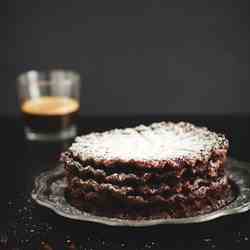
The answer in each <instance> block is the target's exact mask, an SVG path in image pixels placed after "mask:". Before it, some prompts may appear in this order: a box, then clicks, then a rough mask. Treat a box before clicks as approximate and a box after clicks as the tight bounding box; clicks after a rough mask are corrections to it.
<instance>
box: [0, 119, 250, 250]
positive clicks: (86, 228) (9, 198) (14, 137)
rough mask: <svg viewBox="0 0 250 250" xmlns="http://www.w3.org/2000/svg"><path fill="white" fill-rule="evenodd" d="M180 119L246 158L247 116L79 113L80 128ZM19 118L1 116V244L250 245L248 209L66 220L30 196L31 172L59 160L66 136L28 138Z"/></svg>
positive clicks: (249, 155)
mask: <svg viewBox="0 0 250 250" xmlns="http://www.w3.org/2000/svg"><path fill="white" fill-rule="evenodd" d="M161 120H185V121H190V122H194V123H195V124H197V125H206V126H208V127H209V128H210V129H213V130H215V131H217V132H223V133H225V134H226V135H227V137H228V138H229V139H230V142H231V148H230V156H232V157H234V158H237V159H239V160H244V161H250V151H249V144H250V116H247V115H232V116H187V115H186V116H181V115H179V116H137V117H99V118H91V117H82V118H81V119H80V121H79V133H88V132H90V131H94V130H99V131H101V130H105V129H108V128H114V127H126V126H133V125H137V124H140V123H145V124H148V123H150V122H151V121H161ZM22 126H23V124H22V121H21V119H19V118H8V117H0V140H1V144H0V145H1V172H0V197H1V201H0V249H32V250H33V249H59V250H61V249H89V250H90V249H92V250H95V249H115V250H118V249H132V250H136V249H141V250H142V249H234V250H235V249H250V248H249V247H250V213H249V212H245V213H243V214H238V215H233V216H226V217H223V218H220V219H216V220H214V221H210V222H205V223H200V224H192V225H161V226H153V227H147V228H128V227H125V228H120V227H110V226H104V225H99V224H95V223H84V222H76V221H71V220H69V219H65V218H62V217H60V216H59V215H56V214H54V213H53V212H52V211H50V210H49V209H47V208H43V207H40V206H39V205H37V204H35V203H34V202H33V201H32V200H31V198H30V192H31V189H32V185H33V181H34V177H35V176H36V175H38V174H39V173H40V172H42V171H44V170H47V169H51V168H53V167H55V166H56V165H57V164H58V158H59V155H60V152H61V151H63V150H64V149H65V148H67V147H68V145H69V144H70V143H71V141H64V142H61V143H37V142H36V143H35V142H27V141H26V140H25V139H24V135H23V127H22Z"/></svg>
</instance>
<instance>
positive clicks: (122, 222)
mask: <svg viewBox="0 0 250 250" xmlns="http://www.w3.org/2000/svg"><path fill="white" fill-rule="evenodd" d="M229 160H230V161H232V162H238V163H241V164H244V165H249V167H246V166H242V165H241V166H237V168H242V169H244V170H247V172H248V174H249V177H250V163H248V162H244V161H238V160H235V159H232V158H230V159H229ZM58 168H60V167H56V168H55V169H53V170H48V171H45V172H43V173H41V174H40V175H39V176H37V177H36V178H35V188H34V189H33V190H32V192H31V197H32V199H33V200H35V202H37V203H38V204H39V205H41V206H44V207H47V208H49V209H51V210H52V211H53V212H54V213H56V214H58V215H60V216H62V217H65V218H68V219H72V220H77V221H86V222H94V223H101V224H105V225H108V226H129V227H145V226H154V225H162V224H191V223H202V222H207V221H211V220H214V219H217V218H220V217H224V216H228V215H233V214H238V213H244V212H246V211H248V210H250V200H248V202H246V203H244V204H242V205H241V206H238V207H235V208H225V209H223V208H221V209H219V210H217V211H213V212H211V213H207V214H203V215H197V216H194V217H187V218H172V219H152V220H128V219H119V218H109V217H104V216H97V215H93V214H90V213H87V212H81V213H82V214H81V215H80V216H79V215H73V214H72V215H70V214H67V213H64V212H62V211H60V210H58V209H57V208H56V207H55V206H54V205H53V203H52V202H50V201H47V202H45V201H41V200H40V199H39V197H38V196H39V194H40V192H41V190H42V189H43V187H41V186H39V182H40V180H41V179H42V178H46V177H47V175H48V174H49V173H51V174H52V173H54V172H56V170H57V171H58ZM47 178H48V177H47ZM236 201H237V199H236V200H235V201H233V202H236ZM233 202H232V203H233Z"/></svg>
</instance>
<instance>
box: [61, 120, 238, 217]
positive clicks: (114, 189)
mask: <svg viewBox="0 0 250 250" xmlns="http://www.w3.org/2000/svg"><path fill="white" fill-rule="evenodd" d="M228 147H229V143H228V140H227V139H226V138H225V136H224V135H222V134H216V133H214V132H211V131H209V130H208V129H207V128H205V127H196V126H194V125H192V124H190V123H184V122H179V123H172V122H168V123H167V122H160V123H153V124H151V125H150V126H144V125H140V126H137V127H135V128H126V129H113V130H110V131H106V132H103V133H91V134H88V135H83V136H81V137H77V138H76V140H75V142H74V143H73V144H72V146H71V147H70V148H69V149H68V151H66V152H65V153H63V154H62V157H61V160H62V162H63V163H64V167H65V171H66V178H67V188H66V190H65V195H66V198H67V199H68V201H69V202H70V203H71V204H72V205H73V206H75V207H77V208H78V209H81V210H84V211H88V212H91V213H94V214H97V215H102V216H108V217H118V218H130V219H141V218H148V219H150V218H151V219H152V218H162V217H166V218H179V217H189V216H195V215H198V214H204V213H208V212H211V211H213V210H215V209H219V208H221V207H222V206H224V205H226V204H228V203H229V202H231V201H232V200H233V199H234V192H233V190H232V184H231V182H230V180H229V179H228V177H227V176H226V174H225V162H226V158H227V151H228Z"/></svg>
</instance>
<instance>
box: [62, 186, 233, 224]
mask: <svg viewBox="0 0 250 250" xmlns="http://www.w3.org/2000/svg"><path fill="white" fill-rule="evenodd" d="M65 196H66V198H67V200H68V201H69V202H70V204H72V205H73V206H75V207H77V208H78V209H80V210H83V211H86V212H90V213H92V214H96V215H100V216H106V217H116V218H123V219H157V218H184V217H191V216H197V215H200V214H205V213H209V212H212V211H214V210H217V209H220V208H222V207H223V206H225V205H227V204H229V203H230V202H232V201H233V200H234V198H235V192H234V190H233V187H232V185H231V184H230V183H229V182H226V183H224V184H221V185H211V186H209V187H204V186H202V187H200V188H199V189H197V190H195V191H194V192H192V193H187V194H173V195H170V196H168V197H164V196H162V195H154V196H149V197H147V198H145V197H144V198H142V197H141V196H126V197H124V198H122V197H121V196H119V197H116V196H113V195H110V193H109V192H96V191H83V189H81V188H79V187H78V188H77V187H74V188H72V187H67V188H66V190H65Z"/></svg>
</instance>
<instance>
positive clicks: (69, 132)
mask: <svg viewBox="0 0 250 250" xmlns="http://www.w3.org/2000/svg"><path fill="white" fill-rule="evenodd" d="M24 132H25V136H26V138H27V139H28V140H30V141H59V140H65V139H70V138H74V137H75V136H76V135H77V128H76V126H71V127H69V128H65V129H63V130H60V132H57V133H39V132H37V131H34V130H32V129H30V128H28V127H25V128H24Z"/></svg>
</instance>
